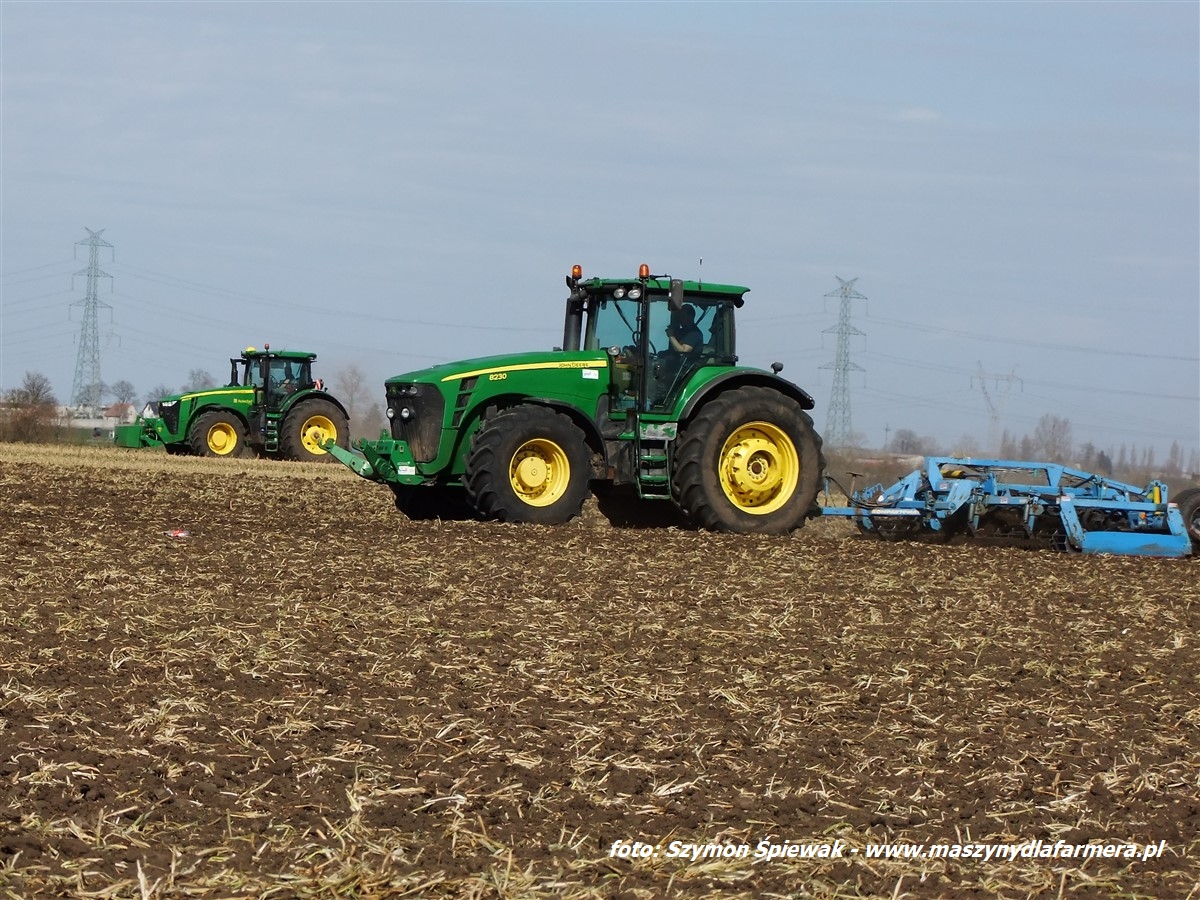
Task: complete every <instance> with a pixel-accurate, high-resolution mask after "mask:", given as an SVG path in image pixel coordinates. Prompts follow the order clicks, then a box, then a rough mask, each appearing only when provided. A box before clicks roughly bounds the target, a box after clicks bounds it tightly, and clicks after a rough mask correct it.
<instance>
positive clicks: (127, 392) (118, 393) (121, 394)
mask: <svg viewBox="0 0 1200 900" xmlns="http://www.w3.org/2000/svg"><path fill="white" fill-rule="evenodd" d="M109 391H110V392H111V393H112V398H113V401H114V402H116V403H133V402H134V401H135V400H137V388H135V387H134V386H133V384H132V382H129V381H126V380H125V379H121V380H120V381H117V382H115V383H114V384H113V386H112V387H111V388H109Z"/></svg>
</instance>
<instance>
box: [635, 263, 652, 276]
mask: <svg viewBox="0 0 1200 900" xmlns="http://www.w3.org/2000/svg"><path fill="white" fill-rule="evenodd" d="M649 277H650V264H649V263H642V264H641V265H640V266H638V278H649Z"/></svg>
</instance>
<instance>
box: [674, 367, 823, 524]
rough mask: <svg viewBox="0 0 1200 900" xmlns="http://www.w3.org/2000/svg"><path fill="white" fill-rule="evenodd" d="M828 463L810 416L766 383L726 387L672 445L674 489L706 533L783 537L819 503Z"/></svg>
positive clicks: (692, 518) (678, 499) (684, 506)
mask: <svg viewBox="0 0 1200 900" xmlns="http://www.w3.org/2000/svg"><path fill="white" fill-rule="evenodd" d="M824 465H825V462H824V459H823V457H822V456H821V438H820V437H819V436H818V435H817V433H816V431H815V430H814V429H813V424H812V419H810V418H809V417H808V415H807V414H806V413H805V412H804V410H803V409H801V408H800V404H798V403H797V402H796V401H795V400H793V399H792V398H790V397H788V396H787V395H785V394H782V393H780V392H779V391H776V390H772V389H771V388H767V387H743V388H738V389H737V390H733V391H726V392H725V393H722V394H721V395H719V396H718V397H717V398H716V399H715V400H712V401H710V402H709V403H707V404H706V405H705V406H704V407H703V408H701V410H700V412H699V413H698V414H697V415H696V417H695V418H694V419H692V421H691V422H689V423H688V425H687V428H686V430H685V431H684V432H683V435H682V436H681V437H680V438H679V442H678V444H677V445H676V449H675V462H674V477H673V479H672V481H673V483H674V491H675V497H676V501H677V502H678V503H679V505H680V507H681V508H682V509H683V511H684V512H686V513H687V515H688V517H689V518H690V519H691V520H692V521H693V522H695V523H696V524H698V525H700V526H701V527H703V528H707V529H709V530H710V531H726V532H734V533H739V534H783V533H786V532H788V531H791V530H792V529H793V528H799V527H800V526H802V525H803V524H804V520H805V518H806V517H807V516H808V515H809V514H810V513H811V512H812V510H813V509H814V508H815V505H816V499H817V491H818V490H819V488H820V483H821V470H822V469H823V468H824Z"/></svg>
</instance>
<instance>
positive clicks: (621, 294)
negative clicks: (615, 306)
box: [613, 288, 625, 300]
mask: <svg viewBox="0 0 1200 900" xmlns="http://www.w3.org/2000/svg"><path fill="white" fill-rule="evenodd" d="M624 296H625V288H617V289H616V290H615V291H613V297H615V298H616V299H617V300H620V299H621V298H622V297H624Z"/></svg>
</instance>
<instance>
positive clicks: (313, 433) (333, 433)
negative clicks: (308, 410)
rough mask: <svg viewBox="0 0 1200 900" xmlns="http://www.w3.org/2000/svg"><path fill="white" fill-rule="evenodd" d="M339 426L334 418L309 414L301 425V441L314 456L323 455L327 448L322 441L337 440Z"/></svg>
mask: <svg viewBox="0 0 1200 900" xmlns="http://www.w3.org/2000/svg"><path fill="white" fill-rule="evenodd" d="M337 436H338V432H337V426H336V425H334V424H333V420H332V419H329V418H327V417H325V416H309V417H308V418H307V419H305V420H304V424H303V425H301V426H300V443H301V444H303V445H304V449H305V450H307V451H308V452H309V453H311V454H312V455H313V456H321V455H323V454H324V453H325V448H324V447H322V446H321V442H322V441H335V442H336V441H337Z"/></svg>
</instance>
